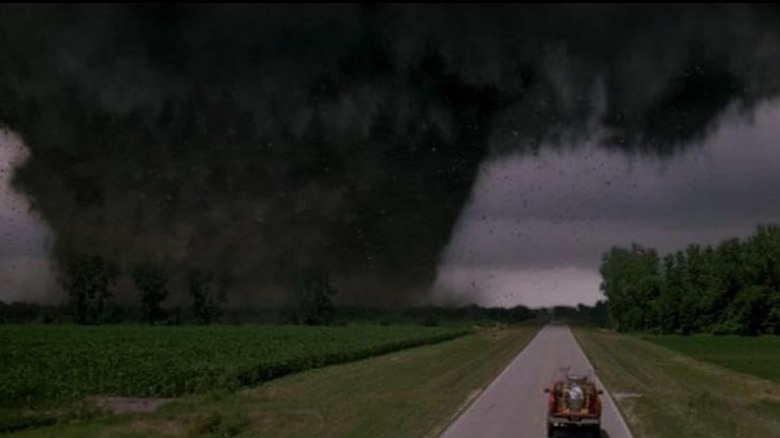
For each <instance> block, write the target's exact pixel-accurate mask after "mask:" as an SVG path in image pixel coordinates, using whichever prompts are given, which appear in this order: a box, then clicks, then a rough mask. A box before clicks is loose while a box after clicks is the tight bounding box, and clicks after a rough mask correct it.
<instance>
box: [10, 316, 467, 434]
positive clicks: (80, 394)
mask: <svg viewBox="0 0 780 438" xmlns="http://www.w3.org/2000/svg"><path fill="white" fill-rule="evenodd" d="M467 332H468V330H467V329H464V328H452V327H450V328H444V327H433V328H428V327H420V326H395V327H381V326H346V327H306V326H210V327H143V326H93V327H83V326H81V327H79V326H30V325H25V326H13V325H6V326H0V423H5V424H0V431H2V430H3V429H5V430H8V429H14V428H16V426H18V425H15V424H14V423H19V422H20V421H21V422H24V421H27V420H26V418H27V417H29V418H28V419H29V422H30V423H31V424H34V423H36V422H45V421H44V420H41V417H40V415H38V416H37V417H36V416H21V417H20V416H19V415H17V413H19V412H28V413H29V412H37V413H39V414H40V413H41V412H49V411H52V410H57V408H60V407H63V406H68V405H69V404H72V403H74V402H77V401H80V400H83V399H85V398H86V397H88V396H92V395H101V396H103V395H105V396H107V395H110V396H134V397H173V396H178V395H184V394H191V393H200V392H205V391H209V390H234V389H237V388H239V387H241V386H248V385H252V384H256V383H260V382H263V381H267V380H270V379H274V378H277V377H281V376H283V375H286V374H290V373H294V372H298V371H302V370H306V369H310V368H317V367H321V366H324V365H329V364H335V363H340V362H348V361H352V360H356V359H361V358H365V357H369V356H374V355H378V354H383V353H388V352H391V351H396V350H400V349H404V348H408V347H413V346H418V345H424V344H430V343H436V342H440V341H444V340H448V339H453V338H455V337H458V336H460V335H463V334H465V333H467ZM59 411H61V409H60V410H59ZM45 418H48V417H45Z"/></svg>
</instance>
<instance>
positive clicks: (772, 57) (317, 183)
mask: <svg viewBox="0 0 780 438" xmlns="http://www.w3.org/2000/svg"><path fill="white" fill-rule="evenodd" d="M778 24H780V11H779V10H778V8H776V7H774V6H722V5H716V6H707V7H696V6H663V7H655V6H525V5H518V6H507V5H491V6H443V5H437V6H432V5H428V6H412V5H398V6H383V5H379V6H374V5H370V6H369V5H361V6H358V5H351V6H301V5H296V6H275V5H241V6H217V5H188V6H184V5H164V6H128V5H105V6H97V5H89V6H85V5H59V6H54V5H46V6H44V5H33V6H27V5H3V6H0V96H2V99H0V123H2V124H4V125H5V126H6V127H7V128H8V129H10V130H11V131H13V132H14V133H16V134H18V136H19V137H20V138H21V139H22V141H23V142H24V144H25V146H26V147H27V149H28V151H29V157H28V159H27V160H26V161H24V163H23V164H22V165H21V166H19V167H18V168H17V169H16V171H15V174H14V177H13V186H14V188H15V189H16V190H17V191H18V192H19V193H21V194H23V195H24V196H25V197H26V198H27V199H28V200H29V202H30V204H31V206H32V208H33V210H34V211H35V213H36V215H38V216H39V217H40V218H41V219H42V220H43V221H44V222H45V223H46V224H47V225H48V227H49V228H50V233H51V247H50V250H49V255H50V256H51V258H52V261H53V263H54V266H55V269H56V266H58V264H59V263H61V262H62V261H63V260H64V259H65V258H66V257H68V254H71V253H74V252H75V253H77V252H97V253H100V254H102V255H104V256H106V257H108V258H111V259H113V260H116V261H118V262H121V263H122V264H124V265H128V264H131V263H135V262H139V261H155V262H158V263H163V264H165V265H166V266H168V267H169V268H170V269H171V270H172V272H174V274H176V275H179V274H181V273H183V272H186V270H187V269H189V268H192V267H207V268H210V269H212V270H215V271H217V272H219V273H220V277H222V278H226V279H229V280H228V281H229V282H230V288H229V290H230V291H231V292H230V297H229V298H230V301H231V302H232V303H233V304H241V303H252V304H256V305H271V304H278V303H281V302H282V301H283V300H284V298H285V295H286V293H285V290H286V288H287V287H288V285H289V284H290V283H291V278H293V277H294V276H295V275H296V273H297V272H298V271H299V270H300V269H303V268H305V267H307V266H312V265H317V266H321V267H324V268H326V269H328V270H329V271H330V272H331V273H332V275H333V277H334V279H335V280H336V282H337V283H338V286H339V288H340V291H341V293H340V295H339V297H338V298H339V300H340V301H341V302H343V303H359V304H378V305H390V304H408V303H417V302H422V301H425V300H426V299H428V291H429V290H430V287H431V285H432V284H433V283H434V281H435V280H436V272H437V266H438V265H439V263H440V262H441V261H442V257H443V254H444V251H445V248H447V246H448V243H449V242H450V241H451V238H452V236H453V230H454V229H455V226H456V224H457V223H458V219H459V217H460V216H461V213H462V211H463V210H464V207H465V206H466V205H467V204H468V202H469V199H470V197H471V196H472V189H473V187H474V184H475V181H476V180H477V177H478V173H479V171H480V167H481V165H482V164H483V163H485V162H487V161H489V160H498V159H502V158H503V157H510V156H514V155H516V154H520V155H522V156H527V155H529V154H537V153H539V152H540V151H545V150H560V149H561V148H566V147H569V146H572V147H574V148H579V147H581V145H584V144H592V145H593V147H595V148H597V149H599V150H605V151H609V152H610V153H617V154H627V155H636V154H638V155H641V156H652V157H656V158H659V159H663V160H669V159H674V157H678V156H680V155H681V154H684V153H685V151H687V150H689V149H691V148H695V147H697V146H700V145H702V144H704V140H705V139H706V138H707V136H708V135H710V134H711V133H712V132H713V131H714V130H716V129H717V127H718V121H719V120H721V116H722V115H723V114H724V112H725V111H731V112H733V113H735V114H736V115H737V116H738V117H750V116H751V115H752V114H753V113H754V111H755V109H756V108H757V105H760V104H762V103H764V102H767V101H770V100H771V99H773V98H774V97H776V95H777V93H778V91H779V90H780V77H778V75H777V74H776V72H777V71H780V56H778V48H780V33H779V31H780V26H778ZM594 139H596V140H594ZM738 147H739V146H735V148H738ZM519 190H531V187H520V188H519ZM123 293H125V294H128V293H129V292H121V291H120V292H119V295H122V294H123Z"/></svg>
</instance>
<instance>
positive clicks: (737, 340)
mask: <svg viewBox="0 0 780 438" xmlns="http://www.w3.org/2000/svg"><path fill="white" fill-rule="evenodd" d="M642 338H643V339H645V340H648V341H651V342H654V343H656V344H658V345H661V346H664V347H666V348H669V349H670V350H674V351H676V352H678V353H682V354H685V355H687V356H690V357H692V358H694V359H698V360H703V361H706V362H711V363H714V364H717V365H721V366H724V367H726V368H729V369H732V370H734V371H739V372H741V373H746V374H752V375H754V376H756V377H761V378H764V379H767V380H772V381H775V382H778V383H780V367H778V364H779V363H780V336H758V337H747V336H710V335H695V336H673V335H669V336H643V337H642Z"/></svg>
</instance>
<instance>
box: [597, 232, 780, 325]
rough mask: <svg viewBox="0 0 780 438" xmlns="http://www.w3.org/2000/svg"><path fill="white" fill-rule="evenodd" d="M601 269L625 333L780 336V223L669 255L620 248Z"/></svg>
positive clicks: (610, 305)
mask: <svg viewBox="0 0 780 438" xmlns="http://www.w3.org/2000/svg"><path fill="white" fill-rule="evenodd" d="M600 272H601V276H602V283H601V290H602V292H604V294H605V296H606V298H607V310H608V313H609V318H610V322H611V325H612V326H613V327H614V328H616V329H617V330H621V331H647V332H653V333H677V334H691V333H712V334H743V335H758V334H775V335H777V334H780V225H759V226H758V227H757V228H756V230H755V232H754V233H753V234H752V235H751V236H749V237H748V238H746V239H744V240H740V239H727V240H724V241H722V242H721V243H720V244H718V245H716V246H711V245H708V246H701V245H697V244H692V245H689V246H688V247H687V248H685V249H683V250H680V251H677V252H674V253H671V254H667V255H664V256H661V255H659V254H658V252H657V251H656V250H655V249H653V248H648V247H643V246H641V245H638V244H632V245H631V247H630V248H621V247H613V248H612V249H610V250H609V251H607V252H606V253H605V254H604V255H603V257H602V261H601V267H600Z"/></svg>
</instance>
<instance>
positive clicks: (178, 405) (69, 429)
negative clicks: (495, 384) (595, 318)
mask: <svg viewBox="0 0 780 438" xmlns="http://www.w3.org/2000/svg"><path fill="white" fill-rule="evenodd" d="M535 333H536V328H532V327H522V328H511V329H480V330H478V331H477V332H476V333H474V334H470V335H466V336H463V337H460V338H457V339H454V340H451V341H447V342H443V343H439V344H435V345H428V346H423V347H417V348H411V349H407V350H403V351H399V352H395V353H390V354H386V355H383V356H379V357H373V358H369V359H365V360H361V361H357V362H352V363H348V364H341V365H334V366H328V367H325V368H321V369H316V370H309V371H305V372H301V373H297V374H293V375H289V376H286V377H283V378H280V379H277V380H274V381H271V382H267V383H265V384H263V385H261V386H259V387H255V388H249V389H244V390H241V391H238V392H234V393H220V394H211V395H202V396H190V397H187V398H184V399H180V400H179V401H177V402H174V403H172V404H170V405H167V406H165V407H163V408H161V409H160V410H159V411H158V412H155V413H151V414H132V415H131V414H126V415H120V416H112V417H104V418H98V419H92V420H85V421H76V422H73V423H70V424H58V425H55V426H51V427H45V428H40V429H34V430H29V431H24V432H19V433H17V434H15V435H11V436H14V437H83V436H90V437H144V438H148V437H154V436H177V437H180V436H247V437H249V436H263V437H265V436H273V437H283V438H287V437H313V436H316V437H434V436H437V435H438V434H439V433H440V432H441V431H442V430H443V429H444V428H445V427H446V426H447V425H448V424H449V422H450V421H451V420H452V419H454V416H455V415H456V414H457V413H458V412H459V409H461V408H463V407H464V406H465V404H466V402H467V401H468V400H469V399H470V397H472V396H474V395H476V394H477V393H478V391H479V390H480V389H481V388H484V387H485V386H486V385H487V384H489V383H490V381H491V380H492V379H493V378H494V377H495V376H496V375H497V374H498V373H499V372H500V371H501V370H502V369H503V368H504V367H505V366H506V365H507V364H508V363H509V361H510V360H511V359H512V358H513V357H514V356H515V355H517V353H519V352H520V351H521V350H522V349H523V348H524V347H525V345H526V344H527V342H528V341H529V340H530V339H531V338H532V337H533V335H534V334H535Z"/></svg>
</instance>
